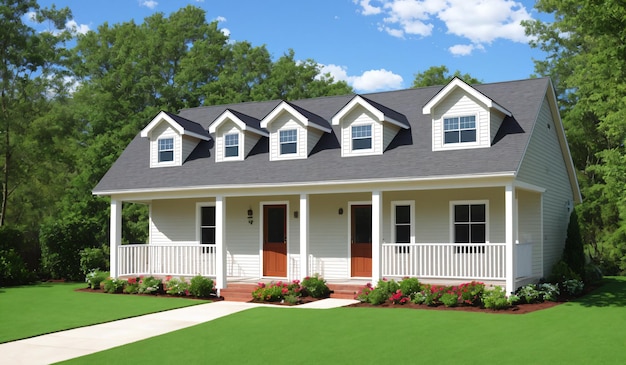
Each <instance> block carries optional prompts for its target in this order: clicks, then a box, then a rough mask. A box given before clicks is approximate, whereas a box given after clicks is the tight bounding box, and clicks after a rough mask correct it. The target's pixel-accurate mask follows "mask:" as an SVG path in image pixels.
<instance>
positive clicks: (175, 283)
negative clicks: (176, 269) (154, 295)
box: [164, 278, 189, 296]
mask: <svg viewBox="0 0 626 365" xmlns="http://www.w3.org/2000/svg"><path fill="white" fill-rule="evenodd" d="M164 287H165V292H166V293H167V294H170V295H181V296H184V295H187V294H188V293H189V283H188V282H186V281H185V279H183V278H180V279H176V278H173V279H170V280H168V281H167V282H166V283H165V285H164Z"/></svg>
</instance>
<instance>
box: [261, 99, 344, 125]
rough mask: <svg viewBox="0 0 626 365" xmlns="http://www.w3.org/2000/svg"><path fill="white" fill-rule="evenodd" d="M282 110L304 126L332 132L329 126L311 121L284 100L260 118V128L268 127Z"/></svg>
mask: <svg viewBox="0 0 626 365" xmlns="http://www.w3.org/2000/svg"><path fill="white" fill-rule="evenodd" d="M283 112H286V113H289V114H291V115H292V116H293V117H294V118H296V119H297V120H298V122H299V123H301V124H302V125H303V126H305V127H311V128H315V129H318V130H320V131H322V132H325V133H330V132H332V130H331V129H330V128H326V127H324V126H321V125H319V124H317V123H314V122H312V121H311V120H309V118H307V117H306V116H305V115H304V114H302V113H300V112H299V111H298V110H296V109H295V108H294V107H292V106H291V105H289V103H288V102H286V101H284V100H283V101H282V102H281V103H280V104H278V105H277V106H276V108H274V110H272V111H271V112H270V113H269V114H268V115H267V116H265V118H263V120H261V128H265V129H268V126H269V125H270V124H272V123H273V122H274V121H275V120H276V118H278V116H280V114H282V113H283Z"/></svg>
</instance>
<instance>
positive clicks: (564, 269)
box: [548, 260, 581, 283]
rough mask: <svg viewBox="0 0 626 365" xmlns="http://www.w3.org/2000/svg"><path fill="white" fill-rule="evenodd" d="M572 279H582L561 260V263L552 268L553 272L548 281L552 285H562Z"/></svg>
mask: <svg viewBox="0 0 626 365" xmlns="http://www.w3.org/2000/svg"><path fill="white" fill-rule="evenodd" d="M571 279H576V280H580V279H581V278H580V275H578V274H576V273H575V272H574V271H573V270H572V269H571V268H570V267H569V265H568V264H567V263H566V262H565V261H563V260H560V261H559V262H557V263H556V264H554V266H553V267H552V272H551V273H550V276H549V277H548V281H549V282H551V283H560V282H562V281H565V280H571Z"/></svg>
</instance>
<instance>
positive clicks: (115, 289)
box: [104, 278, 127, 294]
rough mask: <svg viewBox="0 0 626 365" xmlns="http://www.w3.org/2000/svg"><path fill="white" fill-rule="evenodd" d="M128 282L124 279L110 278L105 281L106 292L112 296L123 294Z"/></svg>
mask: <svg viewBox="0 0 626 365" xmlns="http://www.w3.org/2000/svg"><path fill="white" fill-rule="evenodd" d="M126 283H127V281H126V280H122V279H115V278H113V279H112V278H109V279H106V280H104V291H105V292H107V293H110V294H115V293H121V292H122V291H123V290H124V285H126Z"/></svg>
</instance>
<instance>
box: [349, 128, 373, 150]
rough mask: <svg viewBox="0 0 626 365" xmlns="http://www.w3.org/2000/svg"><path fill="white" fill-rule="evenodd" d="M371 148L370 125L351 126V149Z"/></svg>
mask: <svg viewBox="0 0 626 365" xmlns="http://www.w3.org/2000/svg"><path fill="white" fill-rule="evenodd" d="M371 148H372V126H371V125H355V126H352V150H353V151H355V150H369V149H371Z"/></svg>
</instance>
